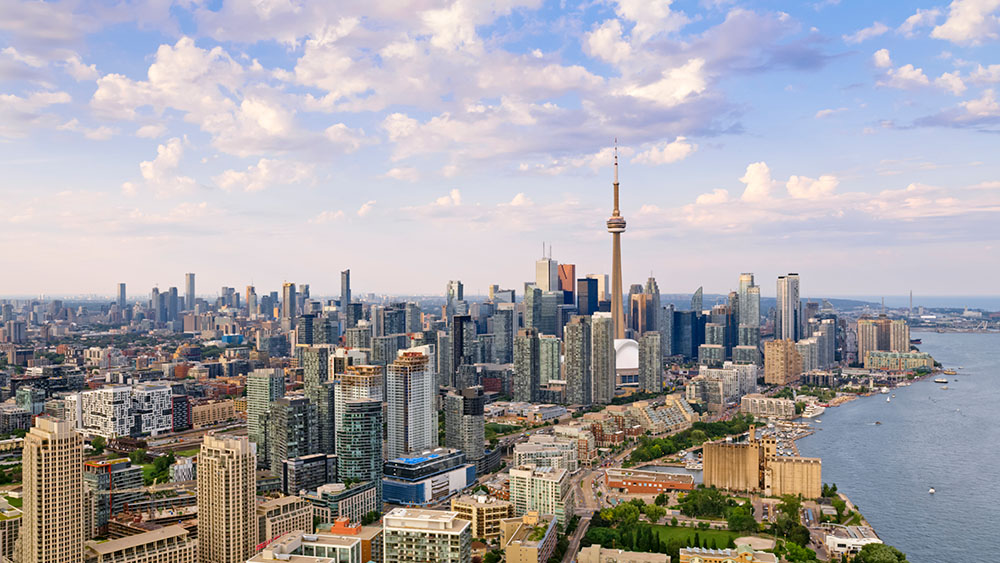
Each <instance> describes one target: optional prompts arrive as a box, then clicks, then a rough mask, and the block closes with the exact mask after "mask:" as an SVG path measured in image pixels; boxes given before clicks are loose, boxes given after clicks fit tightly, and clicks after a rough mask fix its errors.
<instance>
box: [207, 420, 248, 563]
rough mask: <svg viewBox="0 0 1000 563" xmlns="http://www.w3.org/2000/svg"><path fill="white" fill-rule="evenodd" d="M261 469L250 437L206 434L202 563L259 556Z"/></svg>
mask: <svg viewBox="0 0 1000 563" xmlns="http://www.w3.org/2000/svg"><path fill="white" fill-rule="evenodd" d="M256 470H257V456H256V454H255V451H254V446H253V444H252V443H250V441H249V439H247V438H245V437H234V436H225V435H219V436H216V435H213V434H208V435H206V436H205V441H204V443H202V446H201V453H200V455H199V456H198V561H199V563H246V560H247V559H249V558H250V557H251V556H252V555H253V553H254V546H255V545H256V544H257V533H258V532H257V520H256V494H257V484H256Z"/></svg>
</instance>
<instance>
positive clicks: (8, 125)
mask: <svg viewBox="0 0 1000 563" xmlns="http://www.w3.org/2000/svg"><path fill="white" fill-rule="evenodd" d="M71 100H72V98H70V95H69V94H67V93H66V92H32V93H31V94H28V95H26V96H16V95H14V94H0V137H24V136H25V135H27V134H28V133H30V132H31V131H33V130H35V129H39V128H43V127H55V126H56V125H57V124H58V121H57V118H56V116H55V115H54V114H52V113H48V112H47V111H45V110H46V109H47V108H49V107H50V106H53V105H57V104H68V103H69V102H70V101H71Z"/></svg>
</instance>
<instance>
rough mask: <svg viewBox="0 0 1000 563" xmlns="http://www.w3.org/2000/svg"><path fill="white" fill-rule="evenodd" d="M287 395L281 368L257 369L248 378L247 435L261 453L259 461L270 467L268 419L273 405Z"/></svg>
mask: <svg viewBox="0 0 1000 563" xmlns="http://www.w3.org/2000/svg"><path fill="white" fill-rule="evenodd" d="M284 395H285V375H284V374H283V373H282V372H281V369H279V368H273V369H272V368H263V369H255V370H253V372H251V373H250V375H248V376H247V435H248V437H249V438H250V441H251V442H253V443H254V444H256V445H257V451H258V452H261V455H259V456H258V461H259V462H260V463H261V465H262V466H265V467H269V466H270V456H269V455H268V453H269V452H270V447H269V445H268V443H267V438H268V432H267V429H268V426H267V417H268V413H269V412H270V409H271V403H272V402H273V401H277V400H278V399H280V398H281V397H283V396H284Z"/></svg>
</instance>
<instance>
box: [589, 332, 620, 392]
mask: <svg viewBox="0 0 1000 563" xmlns="http://www.w3.org/2000/svg"><path fill="white" fill-rule="evenodd" d="M612 321H613V318H612V316H611V315H610V314H608V313H595V314H594V316H593V317H592V318H591V321H590V323H591V332H590V333H591V344H590V349H591V364H590V365H591V382H592V384H593V393H592V398H593V401H594V402H595V403H597V404H599V405H606V404H609V403H610V402H611V399H613V398H614V397H615V377H616V372H615V338H614V324H613V322H612Z"/></svg>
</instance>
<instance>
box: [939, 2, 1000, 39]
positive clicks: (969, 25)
mask: <svg viewBox="0 0 1000 563" xmlns="http://www.w3.org/2000/svg"><path fill="white" fill-rule="evenodd" d="M998 11H1000V0H952V2H951V5H950V6H949V7H948V17H947V18H946V19H945V21H944V23H942V24H941V25H939V26H937V27H935V28H934V29H933V31H931V37H934V38H937V39H944V40H946V41H951V42H952V43H957V44H960V45H979V44H980V43H982V42H984V41H987V40H994V39H997V37H1000V16H998V15H997V12H998Z"/></svg>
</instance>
